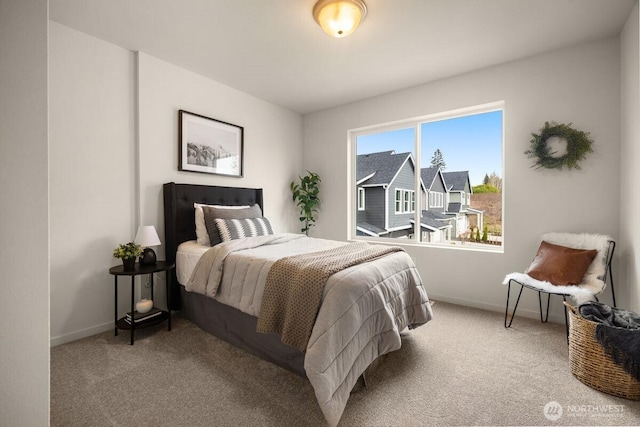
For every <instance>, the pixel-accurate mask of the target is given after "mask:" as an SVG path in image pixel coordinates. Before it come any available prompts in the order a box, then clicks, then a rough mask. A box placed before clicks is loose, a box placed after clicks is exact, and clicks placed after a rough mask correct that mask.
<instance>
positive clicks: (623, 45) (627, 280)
mask: <svg viewBox="0 0 640 427" xmlns="http://www.w3.org/2000/svg"><path fill="white" fill-rule="evenodd" d="M639 14H640V12H639V11H638V4H637V3H636V7H635V8H634V9H633V11H632V12H631V15H630V16H629V19H628V20H627V23H626V24H625V26H624V29H623V31H622V34H621V35H620V51H621V64H622V66H621V87H620V93H621V97H622V100H621V101H622V102H621V103H622V115H621V119H622V120H621V121H622V136H621V147H620V159H621V162H620V191H621V195H622V196H621V200H620V243H621V248H622V250H621V254H622V255H621V261H622V262H621V263H620V265H621V275H620V277H621V282H622V283H623V284H624V285H625V286H626V287H628V289H629V293H630V294H629V301H628V302H627V301H624V304H623V306H625V307H629V308H630V309H631V310H633V311H635V312H640V259H639V257H640V221H638V214H637V213H638V212H640V198H638V183H639V182H640V168H638V165H639V164H640V121H639V120H638V118H640V84H639V82H640V59H639V55H638V51H640V31H638V16H639Z"/></svg>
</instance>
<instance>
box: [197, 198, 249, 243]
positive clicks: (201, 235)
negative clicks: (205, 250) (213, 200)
mask: <svg viewBox="0 0 640 427" xmlns="http://www.w3.org/2000/svg"><path fill="white" fill-rule="evenodd" d="M203 206H212V207H214V208H218V209H246V208H248V207H250V206H249V205H244V206H223V205H205V204H202V203H194V204H193V207H194V208H195V209H196V243H198V244H199V245H205V246H211V240H209V233H207V226H206V225H205V224H204V211H203V210H202V207H203Z"/></svg>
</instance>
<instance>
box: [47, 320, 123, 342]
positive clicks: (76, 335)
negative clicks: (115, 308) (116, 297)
mask: <svg viewBox="0 0 640 427" xmlns="http://www.w3.org/2000/svg"><path fill="white" fill-rule="evenodd" d="M114 328H115V326H114V324H113V321H111V322H107V323H103V324H102V325H97V326H92V327H91V328H87V329H82V330H80V331H75V332H71V333H69V334H65V335H60V336H58V337H52V338H51V339H50V340H49V346H50V347H55V346H58V345H62V344H66V343H69V342H72V341H77V340H79V339H82V338H86V337H90V336H92V335H96V334H100V333H102V332H106V331H108V330H114Z"/></svg>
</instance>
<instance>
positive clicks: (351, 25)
mask: <svg viewBox="0 0 640 427" xmlns="http://www.w3.org/2000/svg"><path fill="white" fill-rule="evenodd" d="M366 15H367V6H366V5H365V4H364V1H362V0H319V1H318V2H317V3H316V4H315V6H314V7H313V17H314V19H315V20H316V22H317V23H318V24H319V25H320V27H322V29H323V30H324V32H325V33H327V34H329V35H330V36H332V37H337V38H342V37H346V36H348V35H349V34H351V33H353V32H354V31H355V30H356V28H358V25H360V22H362V21H363V20H364V18H365V16H366Z"/></svg>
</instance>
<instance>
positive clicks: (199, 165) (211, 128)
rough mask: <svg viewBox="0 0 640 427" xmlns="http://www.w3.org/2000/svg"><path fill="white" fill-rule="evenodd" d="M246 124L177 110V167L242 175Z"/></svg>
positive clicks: (220, 173) (192, 170)
mask: <svg viewBox="0 0 640 427" xmlns="http://www.w3.org/2000/svg"><path fill="white" fill-rule="evenodd" d="M243 149H244V128H243V127H242V126H237V125H234V124H231V123H227V122H223V121H220V120H216V119H212V118H211V117H206V116H202V115H200V114H195V113H191V112H189V111H185V110H178V153H179V154H178V170H180V171H189V172H200V173H209V174H215V175H226V176H232V177H237V178H241V177H242V176H243V163H244V161H243V160H244V159H243V157H244V153H243Z"/></svg>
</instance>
